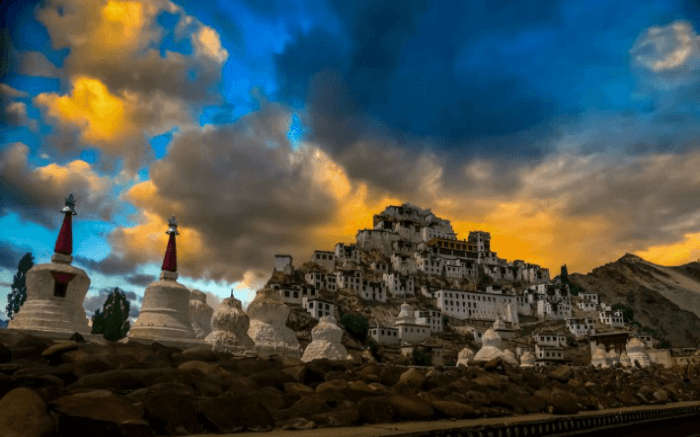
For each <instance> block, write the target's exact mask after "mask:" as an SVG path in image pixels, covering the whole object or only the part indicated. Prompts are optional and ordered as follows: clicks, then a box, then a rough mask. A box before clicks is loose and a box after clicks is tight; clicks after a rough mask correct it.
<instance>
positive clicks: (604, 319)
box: [598, 310, 625, 328]
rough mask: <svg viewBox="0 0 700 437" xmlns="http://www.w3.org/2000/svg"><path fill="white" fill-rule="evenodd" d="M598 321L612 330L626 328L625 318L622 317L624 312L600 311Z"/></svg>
mask: <svg viewBox="0 0 700 437" xmlns="http://www.w3.org/2000/svg"><path fill="white" fill-rule="evenodd" d="M598 319H599V320H600V323H602V324H604V325H608V326H610V327H612V328H624V327H625V318H624V316H623V315H622V311H619V310H618V311H600V312H599V313H598Z"/></svg>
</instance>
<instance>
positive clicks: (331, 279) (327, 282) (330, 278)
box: [304, 270, 337, 291]
mask: <svg viewBox="0 0 700 437" xmlns="http://www.w3.org/2000/svg"><path fill="white" fill-rule="evenodd" d="M304 280H305V281H306V283H307V284H309V285H311V286H313V287H314V288H316V290H328V291H336V289H337V279H336V275H335V273H326V272H323V271H319V270H314V271H311V272H307V273H306V274H305V275H304Z"/></svg>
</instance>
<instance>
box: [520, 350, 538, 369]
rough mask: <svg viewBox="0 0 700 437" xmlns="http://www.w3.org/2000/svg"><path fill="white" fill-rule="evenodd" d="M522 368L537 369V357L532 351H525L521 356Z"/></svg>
mask: <svg viewBox="0 0 700 437" xmlns="http://www.w3.org/2000/svg"><path fill="white" fill-rule="evenodd" d="M520 367H535V356H534V355H533V354H532V352H530V351H525V352H523V354H522V355H521V356H520Z"/></svg>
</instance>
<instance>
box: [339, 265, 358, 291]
mask: <svg viewBox="0 0 700 437" xmlns="http://www.w3.org/2000/svg"><path fill="white" fill-rule="evenodd" d="M335 283H336V288H337V289H341V288H344V289H346V290H351V291H354V292H359V291H360V290H361V289H362V272H361V271H360V270H355V269H348V270H338V271H336V272H335Z"/></svg>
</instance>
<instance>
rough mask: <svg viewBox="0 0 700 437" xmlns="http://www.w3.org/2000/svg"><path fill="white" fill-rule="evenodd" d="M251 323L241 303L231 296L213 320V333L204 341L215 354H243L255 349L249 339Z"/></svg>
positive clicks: (217, 309)
mask: <svg viewBox="0 0 700 437" xmlns="http://www.w3.org/2000/svg"><path fill="white" fill-rule="evenodd" d="M249 325H250V322H249V320H248V316H247V315H246V313H245V312H243V306H242V305H241V301H240V300H238V299H236V298H235V297H233V296H231V297H229V298H226V299H224V300H223V301H222V302H221V304H220V305H219V306H218V307H217V308H216V311H215V312H214V315H213V316H212V318H211V326H212V331H211V333H210V334H209V335H207V337H206V338H205V339H204V341H206V342H207V344H210V345H211V347H212V350H214V351H215V352H224V353H229V354H231V353H241V352H245V351H249V350H252V349H253V348H254V347H255V344H254V343H253V340H251V339H250V337H248V328H249Z"/></svg>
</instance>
